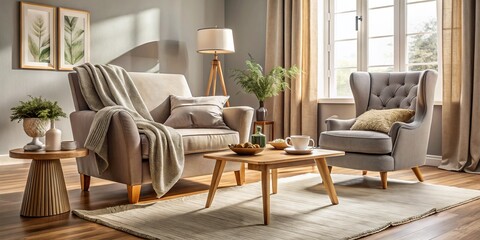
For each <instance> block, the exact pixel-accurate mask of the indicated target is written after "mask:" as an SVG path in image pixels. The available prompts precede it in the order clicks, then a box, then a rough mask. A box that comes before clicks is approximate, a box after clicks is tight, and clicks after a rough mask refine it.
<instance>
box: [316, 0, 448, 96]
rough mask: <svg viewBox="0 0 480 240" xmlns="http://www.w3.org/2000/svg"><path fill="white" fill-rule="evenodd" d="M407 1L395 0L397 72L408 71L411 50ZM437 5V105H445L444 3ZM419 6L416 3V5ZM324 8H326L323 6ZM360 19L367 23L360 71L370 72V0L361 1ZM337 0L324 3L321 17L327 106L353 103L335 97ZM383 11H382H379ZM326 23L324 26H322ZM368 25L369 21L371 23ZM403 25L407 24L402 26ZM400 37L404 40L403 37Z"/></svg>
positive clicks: (361, 34)
mask: <svg viewBox="0 0 480 240" xmlns="http://www.w3.org/2000/svg"><path fill="white" fill-rule="evenodd" d="M429 1H431V0H424V1H419V2H429ZM406 2H407V0H394V4H393V8H394V33H393V34H394V36H393V38H394V66H393V70H394V71H400V72H401V71H406V70H407V69H406V68H407V66H408V65H407V59H406V57H407V56H406V47H407V42H406V41H407V34H406V6H407V3H406ZM436 2H437V38H438V41H437V64H438V74H439V76H438V79H437V85H436V91H435V104H441V100H442V89H443V87H442V77H441V73H442V64H441V62H442V48H441V46H442V37H441V29H442V28H441V26H442V24H441V23H442V10H441V8H442V0H436ZM414 4H415V3H414ZM319 5H322V4H319ZM357 6H360V7H357V10H356V12H357V16H362V17H363V19H364V20H363V21H361V22H360V23H359V30H358V31H357V51H358V53H357V70H358V71H367V70H368V39H369V38H368V24H367V22H366V21H365V19H368V10H369V9H368V4H367V0H357ZM333 8H334V0H326V1H324V4H323V6H319V13H323V17H319V18H318V19H319V23H318V24H319V33H320V34H323V36H321V35H320V36H319V38H318V39H319V40H323V43H319V55H318V56H319V57H320V56H323V59H319V61H318V62H319V69H322V70H321V71H320V72H323V74H319V76H320V77H321V78H322V79H320V81H319V85H318V86H319V92H318V93H319V96H320V98H319V102H325V103H342V104H343V103H353V99H352V98H351V97H334V96H332V95H333V94H332V93H333V92H334V91H335V89H334V88H335V87H336V84H335V79H333V71H334V70H335V68H334V62H335V61H334V56H335V53H334V46H333V43H334V16H335V13H334V9H333ZM379 8H382V7H379ZM322 21H323V22H322ZM367 21H368V20H367ZM400 23H403V24H400ZM352 24H354V20H353V19H352ZM399 36H400V37H399Z"/></svg>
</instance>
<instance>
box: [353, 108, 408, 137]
mask: <svg viewBox="0 0 480 240" xmlns="http://www.w3.org/2000/svg"><path fill="white" fill-rule="evenodd" d="M414 115H415V111H413V110H410V109H403V108H393V109H384V110H375V109H372V110H369V111H367V112H364V113H363V114H362V115H360V116H358V117H357V120H356V121H355V123H354V124H353V126H352V127H351V128H350V130H371V131H377V132H383V133H388V132H389V131H390V128H391V127H392V125H393V124H394V123H395V122H407V121H408V120H410V119H411V118H412V117H413V116H414Z"/></svg>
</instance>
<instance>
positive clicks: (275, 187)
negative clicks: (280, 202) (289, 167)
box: [272, 168, 278, 194]
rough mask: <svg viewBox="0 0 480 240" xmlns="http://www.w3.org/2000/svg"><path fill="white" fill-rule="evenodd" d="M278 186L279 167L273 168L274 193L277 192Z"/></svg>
mask: <svg viewBox="0 0 480 240" xmlns="http://www.w3.org/2000/svg"><path fill="white" fill-rule="evenodd" d="M277 186H278V171H277V169H276V168H275V169H272V193H273V194H276V193H277Z"/></svg>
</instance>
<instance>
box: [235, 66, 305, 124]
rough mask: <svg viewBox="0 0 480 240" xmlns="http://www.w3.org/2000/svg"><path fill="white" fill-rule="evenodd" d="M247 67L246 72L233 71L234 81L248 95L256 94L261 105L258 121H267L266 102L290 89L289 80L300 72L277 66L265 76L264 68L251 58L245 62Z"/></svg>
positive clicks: (295, 69) (257, 116)
mask: <svg viewBox="0 0 480 240" xmlns="http://www.w3.org/2000/svg"><path fill="white" fill-rule="evenodd" d="M245 65H246V66H247V69H245V70H239V69H234V70H233V77H234V80H235V82H236V83H237V85H240V86H241V87H242V88H243V90H244V91H245V92H246V93H253V94H255V96H256V97H257V99H258V101H259V104H260V107H259V108H258V109H257V111H256V118H257V121H266V119H267V109H266V108H265V106H264V101H265V100H266V99H267V98H270V97H273V96H277V95H278V94H279V93H281V92H283V91H285V89H287V88H289V84H288V82H287V79H292V78H293V77H294V76H295V75H297V74H298V73H299V72H300V70H299V69H298V68H297V67H296V66H293V67H291V68H289V69H285V68H283V67H280V66H277V67H274V68H273V69H272V70H271V71H270V72H269V73H268V74H265V73H264V71H263V68H262V66H261V65H260V64H258V63H256V62H255V60H254V59H253V58H252V57H251V56H250V60H246V61H245Z"/></svg>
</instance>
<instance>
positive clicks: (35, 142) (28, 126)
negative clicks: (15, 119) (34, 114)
mask: <svg viewBox="0 0 480 240" xmlns="http://www.w3.org/2000/svg"><path fill="white" fill-rule="evenodd" d="M47 129H48V120H45V119H41V118H24V119H23V130H24V131H25V133H26V134H27V135H28V136H29V137H31V138H32V141H31V142H30V143H27V145H26V146H25V149H32V150H35V151H38V150H42V149H43V147H44V146H45V145H44V144H43V143H42V142H41V141H40V138H41V137H43V136H45V132H46V131H47Z"/></svg>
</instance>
